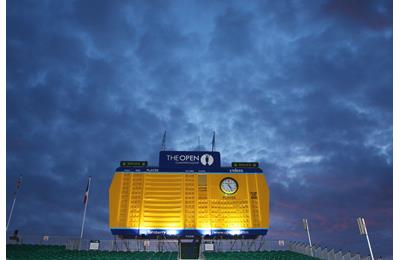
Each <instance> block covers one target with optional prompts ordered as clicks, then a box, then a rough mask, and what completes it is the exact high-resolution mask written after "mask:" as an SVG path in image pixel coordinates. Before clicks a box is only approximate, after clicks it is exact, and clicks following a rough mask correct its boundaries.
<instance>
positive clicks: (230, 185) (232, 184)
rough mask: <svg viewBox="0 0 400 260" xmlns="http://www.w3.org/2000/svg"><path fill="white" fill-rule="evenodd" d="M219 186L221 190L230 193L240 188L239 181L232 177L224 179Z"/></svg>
mask: <svg viewBox="0 0 400 260" xmlns="http://www.w3.org/2000/svg"><path fill="white" fill-rule="evenodd" d="M219 186H220V189H221V191H222V192H223V193H225V194H228V195H232V194H234V193H236V192H237V190H238V188H239V185H238V183H237V181H236V180H235V179H233V178H230V177H228V178H225V179H223V180H222V181H221V183H220V185H219Z"/></svg>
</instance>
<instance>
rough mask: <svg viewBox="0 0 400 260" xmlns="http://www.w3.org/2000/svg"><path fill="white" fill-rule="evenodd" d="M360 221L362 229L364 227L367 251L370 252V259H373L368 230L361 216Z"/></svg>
mask: <svg viewBox="0 0 400 260" xmlns="http://www.w3.org/2000/svg"><path fill="white" fill-rule="evenodd" d="M361 221H362V223H363V226H364V229H365V237H366V238H367V243H368V248H369V252H370V254H371V259H372V260H375V258H374V254H373V253H372V248H371V243H370V242H369V236H368V230H367V225H365V219H364V218H361Z"/></svg>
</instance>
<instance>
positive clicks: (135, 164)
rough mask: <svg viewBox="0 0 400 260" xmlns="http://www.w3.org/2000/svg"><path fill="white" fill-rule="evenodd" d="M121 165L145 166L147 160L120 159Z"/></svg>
mask: <svg viewBox="0 0 400 260" xmlns="http://www.w3.org/2000/svg"><path fill="white" fill-rule="evenodd" d="M119 165H120V166H121V167H146V166H147V161H120V163H119Z"/></svg>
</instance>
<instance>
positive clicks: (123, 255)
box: [7, 245, 316, 260]
mask: <svg viewBox="0 0 400 260" xmlns="http://www.w3.org/2000/svg"><path fill="white" fill-rule="evenodd" d="M204 256H205V259H207V260H208V259H214V260H217V259H233V260H241V259H243V260H250V259H268V260H312V259H316V258H313V257H310V256H306V255H302V254H299V253H295V252H291V251H262V252H205V253H204ZM177 257H178V253H177V252H116V251H94V250H93V251H85V250H82V251H72V250H66V249H65V247H64V246H47V245H46V246H44V245H7V259H9V260H30V259H34V260H36V259H38V260H39V259H43V260H122V259H149V260H158V259H159V260H161V259H163V260H174V259H177Z"/></svg>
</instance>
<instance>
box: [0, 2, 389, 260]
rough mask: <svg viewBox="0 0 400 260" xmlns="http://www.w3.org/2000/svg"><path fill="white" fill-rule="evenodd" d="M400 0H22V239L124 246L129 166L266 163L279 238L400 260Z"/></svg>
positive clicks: (13, 6) (10, 177)
mask: <svg viewBox="0 0 400 260" xmlns="http://www.w3.org/2000/svg"><path fill="white" fill-rule="evenodd" d="M392 8H393V7H392V2H391V1H353V0H352V1H251V2H249V3H245V2H243V1H103V0H102V1H63V2H60V1H44V0H43V1H23V0H18V1H8V2H7V72H6V76H7V123H6V126H7V212H9V210H10V208H11V203H12V198H13V197H12V194H13V191H14V190H15V181H16V178H17V176H18V175H20V174H22V175H23V183H22V189H21V191H20V193H19V200H18V202H17V205H16V208H15V212H14V213H15V215H14V219H13V221H12V223H11V226H10V229H16V228H18V229H19V230H20V232H21V234H40V235H42V234H57V235H69V236H73V235H79V232H80V222H81V217H82V211H83V203H82V199H83V192H84V189H85V187H86V181H87V177H88V176H89V175H91V176H93V186H92V192H91V196H90V202H89V206H88V212H87V226H86V231H85V236H86V237H90V238H110V237H111V235H110V232H109V230H108V187H109V185H110V183H111V179H112V176H113V171H114V170H115V168H116V167H117V166H118V163H119V161H120V160H148V161H149V162H150V164H152V165H156V164H157V163H158V161H157V160H158V157H157V156H158V151H159V149H160V142H161V137H162V134H163V131H164V130H167V133H168V139H167V148H169V149H172V150H191V149H198V139H199V137H200V146H201V147H202V148H203V149H210V143H211V137H212V132H213V131H216V133H217V150H218V151H220V152H221V155H222V161H223V163H224V164H230V162H231V161H260V162H261V166H262V168H263V169H264V171H265V176H266V178H267V180H268V183H269V186H270V189H271V227H270V232H269V234H268V236H269V237H270V238H283V239H293V240H299V241H306V239H307V238H306V235H305V233H304V231H303V230H302V225H301V219H302V218H303V217H306V218H308V220H309V223H310V229H311V233H312V236H313V241H314V242H315V243H318V244H321V245H325V246H331V247H335V248H341V249H343V250H352V251H355V252H360V253H363V254H368V248H367V247H366V244H365V241H364V240H363V238H362V237H360V235H359V234H358V230H357V225H356V218H357V217H358V216H363V217H365V219H366V222H367V225H368V231H369V233H370V236H371V243H372V246H373V248H374V251H375V254H377V255H378V256H379V255H381V256H384V257H390V256H391V254H392V222H393V218H392V204H393V199H392V197H393V195H392V193H393V191H392V171H393V162H392V116H393V114H392V107H393V103H392V47H393V44H392V20H393V18H392Z"/></svg>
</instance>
